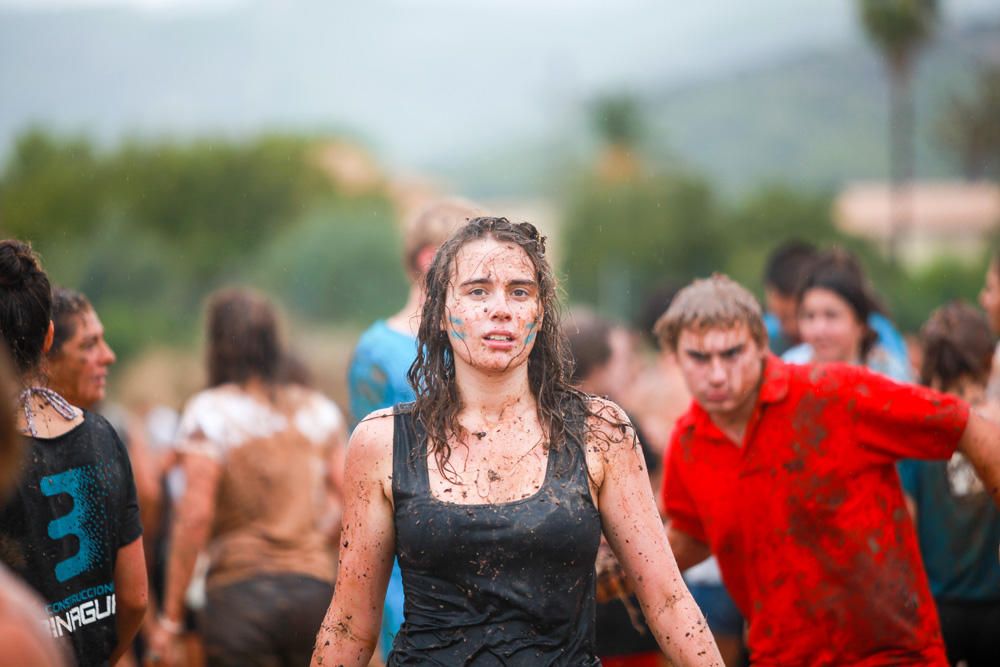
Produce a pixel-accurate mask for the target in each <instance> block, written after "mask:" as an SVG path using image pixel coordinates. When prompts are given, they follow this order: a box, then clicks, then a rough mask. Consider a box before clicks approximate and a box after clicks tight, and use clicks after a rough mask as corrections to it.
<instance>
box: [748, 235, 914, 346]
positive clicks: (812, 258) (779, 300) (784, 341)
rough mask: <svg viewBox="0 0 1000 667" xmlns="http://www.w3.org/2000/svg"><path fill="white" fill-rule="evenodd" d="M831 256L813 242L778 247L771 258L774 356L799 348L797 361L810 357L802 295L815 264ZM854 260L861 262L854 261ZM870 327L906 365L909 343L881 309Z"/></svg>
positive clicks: (768, 298) (768, 286) (769, 313)
mask: <svg viewBox="0 0 1000 667" xmlns="http://www.w3.org/2000/svg"><path fill="white" fill-rule="evenodd" d="M838 252H841V253H843V252H845V251H838ZM829 254H830V253H829V252H820V251H819V250H817V248H816V247H815V246H813V245H812V244H810V243H805V242H803V241H797V240H791V241H786V242H785V243H782V244H780V245H779V246H777V247H776V248H775V249H774V250H773V251H772V252H771V254H770V255H769V256H768V258H767V261H766V263H765V265H764V304H765V307H766V311H765V313H764V325H765V326H766V327H767V339H768V346H769V347H770V349H771V351H772V352H773V353H774V354H777V355H779V356H782V355H784V354H785V353H786V352H788V351H790V350H792V349H795V348H798V349H797V350H796V351H795V352H793V353H792V355H793V357H792V358H793V359H799V357H800V356H808V347H806V346H803V345H802V343H803V340H802V331H801V323H800V321H799V293H800V291H801V288H802V283H803V281H805V279H806V278H807V277H808V276H809V274H810V273H811V272H812V270H813V266H814V265H815V263H816V262H817V261H820V260H823V261H826V258H827V257H828V256H829ZM850 261H854V262H855V263H856V262H857V260H856V259H854V258H852V259H851V260H850ZM858 270H859V271H860V268H859V269H858ZM868 328H869V329H871V330H872V331H874V332H875V335H876V337H877V342H878V343H879V345H881V346H882V347H883V348H885V349H886V350H887V351H888V352H889V354H891V355H893V356H894V357H896V358H897V359H898V360H899V361H900V362H901V363H902V362H905V360H906V359H907V347H906V341H905V340H904V339H903V337H902V335H901V334H900V333H899V331H898V330H897V329H896V327H895V326H893V324H892V322H890V321H889V319H888V318H887V317H886V316H885V315H883V314H882V313H881V312H880V311H879V310H878V309H875V310H872V311H871V312H870V313H869V314H868ZM797 363H798V362H797Z"/></svg>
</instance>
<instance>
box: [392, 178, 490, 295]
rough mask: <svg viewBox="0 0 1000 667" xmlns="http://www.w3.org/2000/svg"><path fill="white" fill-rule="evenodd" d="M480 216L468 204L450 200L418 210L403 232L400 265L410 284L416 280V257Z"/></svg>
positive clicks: (476, 210) (476, 208) (481, 211)
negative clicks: (402, 263) (403, 266)
mask: <svg viewBox="0 0 1000 667" xmlns="http://www.w3.org/2000/svg"><path fill="white" fill-rule="evenodd" d="M481 215H483V209H482V207H481V206H478V205H476V204H474V203H472V202H470V201H466V200H465V199H459V198H457V197H450V198H447V199H438V200H435V201H433V202H431V203H430V204H428V205H426V206H425V207H424V208H422V209H420V210H419V211H418V212H417V214H416V215H415V216H413V217H412V218H410V220H408V221H407V223H406V226H405V227H404V229H403V261H404V264H405V268H406V273H407V275H408V276H409V277H410V279H411V280H415V279H417V278H419V277H420V275H421V271H420V267H419V266H417V257H418V256H419V255H420V252H421V251H422V250H423V249H424V248H426V247H428V246H431V247H434V248H437V247H439V246H440V245H441V244H442V243H444V242H445V241H447V240H448V239H449V238H451V235H452V234H454V233H455V230H457V229H458V228H459V227H461V226H462V225H464V224H465V223H467V222H468V221H469V220H471V219H472V218H476V217H479V216H481Z"/></svg>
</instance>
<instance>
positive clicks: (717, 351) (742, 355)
mask: <svg viewBox="0 0 1000 667" xmlns="http://www.w3.org/2000/svg"><path fill="white" fill-rule="evenodd" d="M765 355H766V352H765V350H764V349H763V348H762V347H761V346H760V345H759V344H758V343H757V342H756V341H755V340H754V339H753V336H752V335H751V334H750V328H749V327H747V325H746V324H742V323H741V324H737V325H736V326H733V327H728V328H719V327H711V328H708V329H705V330H703V331H697V330H693V329H685V330H684V331H682V332H681V335H680V337H679V338H678V339H677V362H678V365H679V366H680V369H681V372H682V373H683V374H684V380H685V382H686V383H687V386H688V390H689V391H690V392H691V394H692V396H694V399H695V400H696V401H698V404H699V405H701V407H703V408H704V409H705V411H706V412H708V413H709V414H710V415H720V416H726V415H731V414H736V413H738V412H740V411H741V410H742V409H744V408H745V407H746V406H747V405H752V404H753V402H754V400H755V399H756V396H757V387H758V385H759V384H760V379H761V375H762V373H763V368H764V358H765Z"/></svg>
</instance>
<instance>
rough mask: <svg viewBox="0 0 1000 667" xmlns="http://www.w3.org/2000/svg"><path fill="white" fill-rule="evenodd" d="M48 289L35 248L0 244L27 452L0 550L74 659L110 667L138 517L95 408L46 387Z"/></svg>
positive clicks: (141, 608) (139, 570)
mask: <svg viewBox="0 0 1000 667" xmlns="http://www.w3.org/2000/svg"><path fill="white" fill-rule="evenodd" d="M51 314H52V288H51V285H50V284H49V279H48V276H46V274H45V272H44V271H43V270H42V267H41V265H40V264H39V261H38V257H37V256H36V255H35V253H34V252H33V251H32V249H31V246H29V245H28V244H26V243H22V242H21V241H15V240H5V241H0V335H2V337H3V340H4V342H5V343H6V344H7V346H8V348H9V349H10V354H11V358H12V360H13V363H14V367H15V373H16V374H17V376H18V379H19V381H20V383H19V384H20V386H19V393H18V396H17V428H18V430H19V431H20V432H21V434H22V435H23V436H25V438H26V439H27V443H28V454H27V457H26V461H25V466H24V470H23V471H22V475H21V478H20V481H19V484H18V486H17V489H16V491H15V493H14V495H13V497H12V498H11V499H10V501H9V502H8V503H6V504H5V505H4V506H3V508H2V509H0V554H2V557H3V560H4V562H5V563H6V564H7V565H8V566H9V567H11V568H12V569H13V570H14V571H15V572H16V573H17V574H19V575H20V576H21V577H22V578H24V579H25V580H26V581H27V582H28V583H29V584H30V585H31V586H32V587H33V588H34V589H35V590H37V591H38V593H39V594H40V595H41V596H42V597H43V598H44V600H45V601H46V603H47V605H48V607H47V610H48V618H43V619H39V621H40V622H42V623H45V624H46V625H47V627H48V629H49V631H50V632H51V633H52V635H53V636H55V637H65V638H67V639H68V640H69V642H70V644H71V645H72V647H73V651H74V653H75V655H76V659H77V661H78V662H79V664H81V665H107V664H114V663H115V662H116V661H117V660H118V658H120V657H121V656H122V655H123V654H124V652H125V650H126V649H127V648H128V646H129V644H130V643H131V641H132V638H133V637H134V636H135V633H136V631H137V630H138V629H139V625H140V624H141V622H142V617H143V614H144V613H145V609H146V571H145V562H144V558H143V551H142V541H141V540H140V539H139V538H140V536H141V534H142V526H141V524H140V522H139V507H138V504H137V502H136V496H135V483H134V481H133V478H132V468H131V466H130V464H129V459H128V454H127V453H126V451H125V447H124V446H123V445H122V443H121V441H120V440H119V439H118V436H117V435H115V432H114V430H113V429H112V428H111V426H110V425H109V424H108V423H107V421H105V420H104V419H103V418H102V417H100V416H99V415H96V414H94V413H91V412H88V411H86V410H81V409H80V408H78V407H76V406H73V405H70V404H69V403H68V402H67V401H66V400H65V399H64V398H63V397H62V396H60V395H59V394H58V393H56V392H54V391H53V390H52V389H50V388H49V387H47V386H46V373H45V369H44V367H43V364H42V358H43V355H44V354H45V352H46V351H47V350H48V349H49V348H50V347H51V346H52V338H53V326H52V320H51Z"/></svg>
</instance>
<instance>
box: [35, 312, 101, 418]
mask: <svg viewBox="0 0 1000 667" xmlns="http://www.w3.org/2000/svg"><path fill="white" fill-rule="evenodd" d="M74 324H75V328H74V331H73V336H72V337H70V338H69V339H68V340H67V341H66V342H65V343H63V344H62V347H60V348H59V351H58V352H56V354H55V355H54V356H52V357H51V358H50V359H49V368H48V370H49V383H50V385H51V386H52V388H53V389H54V390H55V391H57V392H59V393H60V394H62V395H63V396H64V397H65V398H66V400H67V401H69V402H70V403H72V404H73V405H78V406H80V407H83V408H91V407H93V406H94V405H96V404H97V403H99V402H100V401H102V400H104V395H105V390H106V383H107V377H108V366H110V365H111V364H113V363H115V353H114V351H113V350H112V349H111V347H110V346H109V345H108V343H107V341H105V340H104V326H103V325H102V324H101V320H100V319H99V318H98V317H97V313H95V312H94V311H93V309H90V308H88V309H87V310H84V311H83V312H81V313H80V314H79V315H77V316H76V317H75V318H74Z"/></svg>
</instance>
